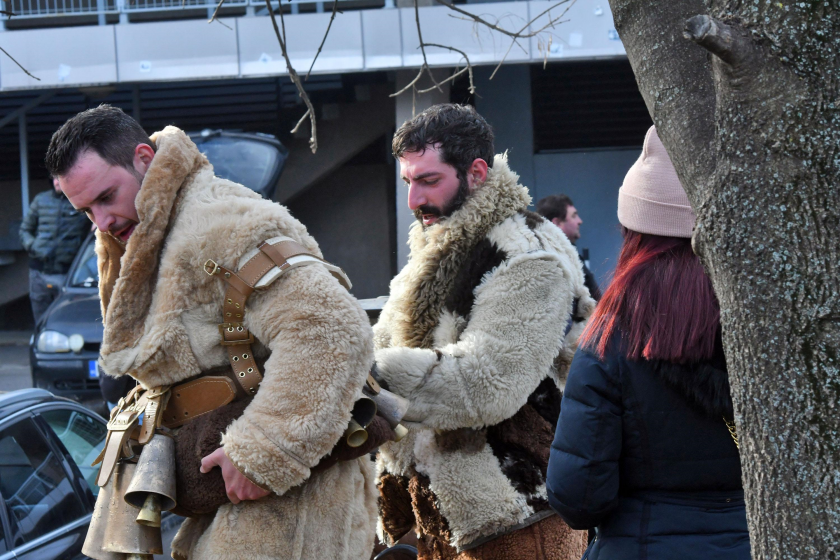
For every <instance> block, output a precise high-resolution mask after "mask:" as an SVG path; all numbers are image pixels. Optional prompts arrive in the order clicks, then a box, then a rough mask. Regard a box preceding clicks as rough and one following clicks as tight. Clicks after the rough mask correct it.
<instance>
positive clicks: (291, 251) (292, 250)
mask: <svg viewBox="0 0 840 560" xmlns="http://www.w3.org/2000/svg"><path fill="white" fill-rule="evenodd" d="M259 249H260V252H261V253H262V254H264V255H266V256H267V257H268V258H269V259H271V261H272V263H273V264H275V265H277V266H279V267H280V270H284V269H286V268H288V267H289V262H288V261H289V259H290V258H292V257H296V256H297V255H309V256H311V257H315V255H313V254H312V253H310V252H309V251H307V250H306V247H304V246H303V245H301V244H300V243H297V242H295V241H292V240H287V241H281V242H279V243H275V244H274V245H270V244H269V243H267V242H263V243H262V245H260V247H259ZM315 258H316V259H317V258H318V257H315ZM318 260H321V259H318Z"/></svg>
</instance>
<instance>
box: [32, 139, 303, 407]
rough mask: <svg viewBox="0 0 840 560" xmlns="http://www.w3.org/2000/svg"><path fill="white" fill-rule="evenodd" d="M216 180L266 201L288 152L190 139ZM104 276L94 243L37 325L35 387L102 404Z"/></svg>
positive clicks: (272, 143)
mask: <svg viewBox="0 0 840 560" xmlns="http://www.w3.org/2000/svg"><path fill="white" fill-rule="evenodd" d="M189 135H190V138H192V140H193V141H194V142H195V143H196V145H197V146H198V147H199V149H200V150H201V151H202V152H203V153H204V154H205V155H206V156H207V159H208V160H210V163H212V164H213V167H214V169H215V172H216V175H218V176H219V177H223V178H225V179H230V180H231V181H235V182H237V183H240V184H243V185H245V186H246V187H248V188H251V189H253V190H254V191H256V192H258V193H260V194H261V195H263V196H264V197H266V198H269V199H270V198H271V197H272V196H273V195H274V190H275V188H276V187H277V181H278V180H279V178H280V174H281V173H282V172H283V167H284V165H285V163H286V158H287V156H288V150H286V148H285V147H284V146H283V145H282V144H281V143H280V142H279V141H278V140H277V139H276V138H274V137H273V136H271V135H268V134H258V133H257V134H255V133H246V132H230V131H224V130H203V131H201V132H193V133H190V134H189ZM98 283H99V273H98V270H97V267H96V254H95V253H94V240H93V236H92V235H91V236H90V238H89V239H87V240H86V241H85V243H83V244H82V247H81V248H80V250H79V253H78V255H76V259H75V260H74V262H73V264H72V265H71V267H70V271H69V273H68V274H67V280H66V282H65V284H64V286H63V287H62V289H61V294H60V295H59V297H58V298H56V300H55V301H54V302H53V303H52V305H51V306H50V308H49V309H48V310H47V312H46V313H44V316H43V317H42V318H41V320H40V321H38V323H37V324H36V325H35V332H34V334H33V336H32V338H31V340H30V343H29V364H30V368H31V370H32V381H33V383H34V385H35V386H36V387H39V388H41V389H46V390H48V391H50V392H52V393H55V394H56V395H61V396H65V397H69V398H73V399H77V400H88V399H93V400H98V399H99V398H100V390H99V379H100V374H101V372H100V370H99V366H98V362H97V360H98V358H99V346H100V345H101V343H102V314H101V312H100V306H99V289H98Z"/></svg>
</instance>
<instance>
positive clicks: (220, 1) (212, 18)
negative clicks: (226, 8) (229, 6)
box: [207, 0, 225, 23]
mask: <svg viewBox="0 0 840 560" xmlns="http://www.w3.org/2000/svg"><path fill="white" fill-rule="evenodd" d="M224 3H225V0H219V3H218V4H216V9H215V10H213V17H211V18H210V21H208V22H207V23H213V22H214V21H216V16H217V15H219V10H220V9H222V4H224ZM219 23H221V22H219Z"/></svg>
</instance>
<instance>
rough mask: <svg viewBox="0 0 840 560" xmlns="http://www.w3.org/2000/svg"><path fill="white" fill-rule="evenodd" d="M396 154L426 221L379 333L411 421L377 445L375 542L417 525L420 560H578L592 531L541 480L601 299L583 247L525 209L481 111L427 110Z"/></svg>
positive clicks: (390, 383)
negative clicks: (563, 515) (570, 375)
mask: <svg viewBox="0 0 840 560" xmlns="http://www.w3.org/2000/svg"><path fill="white" fill-rule="evenodd" d="M393 152H394V156H395V157H396V158H397V159H398V160H399V164H400V171H401V174H402V178H403V180H404V181H405V183H406V185H407V188H408V190H409V192H408V205H409V207H410V208H411V209H412V210H413V211H414V214H415V216H416V217H417V220H418V221H417V222H416V223H415V224H414V225H413V226H412V230H411V232H410V238H409V245H410V249H411V253H410V256H409V261H408V264H407V265H406V266H405V268H403V269H402V271H401V272H400V273H399V274H398V275H397V277H396V278H394V280H393V281H392V283H391V294H390V298H389V300H388V302H387V304H386V305H385V307H384V308H383V310H382V314H381V317H380V319H379V322H378V323H377V324H376V326H375V327H374V344H375V347H376V368H375V369H376V373H377V375H378V378H379V379H380V380H381V383H382V384H383V387H386V386H387V388H389V389H390V390H391V391H393V392H395V393H397V394H399V395H402V396H404V397H406V398H408V399H409V400H410V402H411V407H410V409H409V411H408V414H407V415H406V420H407V421H410V422H412V423H413V424H412V426H411V428H412V429H411V430H410V434H409V436H408V437H406V438H405V439H403V440H402V441H400V442H398V443H389V444H387V445H386V446H384V447H382V448H381V450H380V458H379V460H378V469H379V483H378V486H379V489H380V520H379V526H378V532H379V536H380V539H382V540H383V541H385V542H389V543H390V542H393V541H396V540H398V539H399V538H401V537H402V536H403V535H405V534H406V533H407V532H408V531H409V530H411V529H412V528H414V529H415V530H416V533H417V536H418V550H419V558H420V559H421V560H453V559H457V560H519V559H522V560H525V559H528V560H534V559H538V560H561V559H562V560H571V559H575V560H576V559H577V558H580V556H581V555H582V553H583V551H584V549H585V548H586V540H587V535H586V533H584V532H578V531H572V530H571V529H570V528H569V527H568V526H567V525H566V524H565V523H564V522H563V521H562V520H561V519H560V518H559V517H557V516H556V515H555V514H553V512H552V511H551V509H550V507H549V505H548V501H547V497H546V489H545V474H546V468H547V465H548V454H549V448H550V445H551V441H552V438H553V432H554V425H555V424H556V421H557V417H558V414H559V409H560V399H561V393H560V391H561V390H562V387H563V382H564V379H565V375H566V372H567V370H568V366H569V363H570V361H571V357H572V355H573V353H574V351H575V347H576V344H577V338H578V336H579V335H580V333H581V332H582V330H583V325H584V321H585V319H586V317H588V315H589V314H590V313H591V310H592V308H593V307H594V301H593V300H592V299H591V298H590V297H589V294H588V291H587V290H586V288H585V287H584V285H583V274H582V271H581V265H580V261H579V260H578V258H577V254H576V253H575V251H574V248H573V247H572V245H571V244H570V243H569V241H568V239H566V237H565V236H564V235H563V234H562V233H561V232H560V230H559V229H557V228H556V227H555V226H554V225H552V224H551V223H550V222H547V221H545V220H544V219H543V218H541V217H540V216H539V215H537V214H534V213H532V212H529V211H527V207H528V204H529V203H530V201H531V197H530V196H529V194H528V190H527V189H526V188H525V187H523V186H522V185H519V184H518V183H517V182H518V179H519V178H518V176H517V175H516V174H515V173H514V172H513V171H511V170H510V168H509V167H508V163H507V158H506V156H505V155H496V156H495V157H494V150H493V133H492V131H491V129H490V126H489V125H488V124H487V122H486V121H485V120H484V119H483V118H482V117H481V116H480V115H478V114H477V113H476V112H475V110H474V109H473V108H471V107H468V106H459V105H452V104H446V105H436V106H434V107H431V108H430V109H428V110H426V111H424V112H423V113H421V114H419V115H417V116H416V117H414V118H413V119H411V120H410V121H408V122H406V123H405V124H403V125H402V127H400V129H399V130H398V131H397V133H396V135H395V136H394V141H393Z"/></svg>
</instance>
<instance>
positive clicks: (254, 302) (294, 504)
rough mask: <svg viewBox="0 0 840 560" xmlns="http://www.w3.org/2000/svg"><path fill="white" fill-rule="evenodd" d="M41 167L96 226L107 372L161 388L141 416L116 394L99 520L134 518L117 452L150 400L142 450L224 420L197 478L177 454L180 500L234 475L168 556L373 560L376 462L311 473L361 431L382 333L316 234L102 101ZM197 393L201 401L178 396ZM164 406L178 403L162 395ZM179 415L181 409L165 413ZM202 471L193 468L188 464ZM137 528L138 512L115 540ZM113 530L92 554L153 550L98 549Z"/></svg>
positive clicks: (175, 132)
mask: <svg viewBox="0 0 840 560" xmlns="http://www.w3.org/2000/svg"><path fill="white" fill-rule="evenodd" d="M46 162H47V166H48V168H49V169H50V171H51V172H52V173H53V174H55V175H56V176H58V178H59V181H60V183H61V186H62V188H63V189H64V192H65V193H66V194H67V197H68V199H69V200H70V202H71V203H72V204H73V205H74V206H75V207H76V208H78V209H79V210H81V211H83V212H85V213H87V215H88V216H89V217H90V219H91V220H93V221H94V223H95V224H96V226H97V228H98V230H99V231H98V232H97V247H96V249H97V255H98V257H99V272H100V283H99V293H100V298H101V304H102V316H103V317H104V327H105V329H104V334H103V339H102V346H101V357H100V365H101V366H102V368H103V369H104V370H105V372H106V373H108V374H109V375H113V376H123V375H131V376H132V377H134V378H135V379H137V380H138V381H139V382H140V384H141V385H142V387H143V388H145V389H149V391H147V392H146V393H144V394H143V396H142V397H140V399H141V400H131V399H129V402H130V404H131V407H128V408H126V403H125V402H124V401H123V400H121V401H120V403H119V405H118V409H116V410H115V411H114V412H112V414H113V417H112V419H113V422H112V423H111V424H109V433H110V435H109V439H108V441H109V443H107V444H106V451H107V449H111V448H112V447H113V446H112V447H108V446H110V445H111V443H112V440H115V441H116V442H117V446H116V447H114V449H115V451H114V453H113V454H110V453H111V452H110V451H107V452H105V453H104V459H103V463H102V464H103V467H102V469H105V468H106V466H108V468H112V469H114V470H113V472H114V473H115V474H113V475H111V474H110V472H111V471H105V472H104V475H107V476H109V477H110V478H107V479H106V478H104V476H103V471H100V474H99V478H98V482H100V484H101V485H102V484H110V485H111V486H105V487H104V488H103V491H101V492H100V493H99V498H100V501H98V502H97V508H96V511H95V512H94V521H95V522H97V523H103V522H104V523H107V522H108V521H103V519H102V518H105V519H106V520H114V519H116V520H117V521H115V522H119V520H120V519H122V520H123V521H125V519H126V516H125V515H123V516H122V517H120V516H119V511H120V510H119V507H118V506H119V505H120V504H123V502H124V501H125V500H123V499H122V497H121V496H119V495H118V494H116V495H115V493H118V492H120V491H124V490H125V487H124V486H119V487H116V486H115V484H116V482H114V481H115V479H116V478H117V474H116V473H119V472H120V470H119V469H123V468H129V467H128V465H129V464H130V462H128V459H126V460H124V461H116V462H114V459H113V457H117V458H119V457H123V455H122V453H124V451H123V450H124V449H125V447H123V445H122V444H120V442H121V441H125V440H121V439H120V438H121V437H123V435H125V434H128V435H125V437H126V438H128V437H135V436H133V435H132V434H134V433H135V432H132V429H131V426H132V424H131V423H130V422H136V418H135V417H134V416H132V414H134V412H136V410H135V409H134V408H132V407H134V406H136V407H140V406H141V405H140V403H141V402H146V405H145V408H142V410H144V413H143V414H144V416H143V426H141V428H140V429H138V430H139V433H140V435H139V436H136V437H137V438H138V440H137V443H139V442H140V440H139V438H142V437H143V436H142V434H143V433H146V430H147V428H148V427H149V426H152V428H148V431H149V432H150V433H151V432H152V431H153V427H154V426H156V425H157V424H156V422H158V423H161V424H162V426H163V427H164V428H171V429H176V428H177V430H178V432H177V434H178V437H179V438H180V437H181V436H182V434H183V433H184V430H187V429H188V428H190V426H191V423H188V424H186V425H185V426H182V427H178V426H180V424H181V423H183V417H184V416H186V417H189V418H193V417H195V420H192V422H199V421H203V419H207V418H211V419H213V418H216V419H217V420H210V422H216V421H219V422H220V421H221V420H225V421H224V423H222V424H221V425H216V424H214V423H210V424H204V428H201V429H206V433H203V432H202V433H200V434H199V435H196V433H195V432H192V433H193V437H194V439H195V440H196V443H195V446H193V447H194V448H198V449H206V447H207V446H210V447H213V448H214V449H215V450H214V451H212V452H209V454H207V455H206V456H204V457H203V458H199V460H200V468H199V465H197V464H195V462H193V463H190V462H189V461H187V462H186V463H184V462H183V461H182V459H185V458H186V459H190V454H192V455H195V454H196V451H195V449H193V447H190V448H188V449H187V451H186V452H185V456H182V455H178V456H177V461H178V464H179V478H178V480H179V481H180V480H181V479H182V478H184V479H187V480H188V482H191V483H192V486H188V487H186V488H185V487H180V489H179V490H178V491H177V494H178V498H179V499H180V498H181V497H182V493H181V491H182V490H190V489H192V491H193V493H198V494H199V496H198V497H199V498H202V497H203V496H204V495H205V494H209V493H211V492H212V491H214V489H218V484H215V483H213V484H211V481H212V480H214V479H213V477H212V476H210V475H211V474H212V475H213V476H216V477H218V476H219V474H218V473H219V471H221V475H220V476H221V478H222V479H223V481H222V485H221V489H220V490H221V501H222V502H223V503H222V505H220V506H219V505H218V504H216V506H215V507H208V508H204V509H202V510H201V511H198V512H194V511H193V510H190V511H191V512H193V514H194V516H191V517H189V518H188V519H187V520H186V521H185V522H184V523H183V525H182V526H181V528H180V530H179V532H178V535H177V536H176V537H175V541H174V542H173V544H172V550H173V557H174V558H178V559H180V560H229V559H248V560H252V559H256V560H270V559H271V560H274V559H277V558H283V559H289V560H322V559H324V558H330V559H342V560H358V559H361V558H367V557H369V556H370V552H371V550H372V549H373V540H374V533H375V529H374V524H375V518H376V503H375V494H376V491H375V488H374V486H373V469H372V467H371V465H370V460H369V458H367V457H363V458H360V459H354V460H348V461H343V462H338V463H335V464H331V466H329V465H328V466H324V467H323V468H320V469H315V467H316V466H318V465H319V463H320V461H321V459H322V458H323V457H324V456H326V455H327V454H328V453H329V452H330V451H331V450H332V449H333V446H334V444H335V443H336V442H337V441H339V439H340V438H341V437H342V434H343V433H344V430H345V428H346V427H347V424H348V422H349V420H350V413H351V409H352V407H353V404H354V402H355V400H356V398H357V396H358V395H359V393H360V391H361V388H362V385H363V383H364V381H365V379H366V378H367V374H368V372H369V370H370V365H371V363H372V362H373V345H372V342H371V339H372V332H371V329H370V323H369V321H368V318H367V316H366V314H365V312H364V311H363V310H362V308H361V306H360V305H359V303H358V302H357V301H356V300H355V299H354V298H353V297H352V296H351V295H350V294H349V292H348V291H347V290H346V289H345V288H344V287H342V285H341V284H339V281H337V279H336V278H335V277H334V276H333V274H335V275H336V276H341V275H340V274H338V273H337V270H338V269H337V268H336V267H329V265H326V264H325V263H323V261H321V260H320V257H321V253H320V250H319V248H318V245H317V243H316V242H315V240H314V239H313V238H312V237H310V236H309V234H307V232H306V228H305V227H304V226H303V224H301V223H300V222H298V221H297V220H295V219H294V218H293V217H292V216H291V215H290V214H289V212H288V211H287V210H286V209H285V208H284V207H282V206H280V205H279V204H277V203H274V202H271V201H268V200H265V199H263V198H261V197H260V196H259V195H258V194H257V193H254V192H253V191H251V190H250V189H248V188H246V187H243V186H242V185H237V184H235V183H232V182H230V181H227V180H224V179H220V178H218V177H216V176H215V174H214V173H213V167H212V166H211V165H210V163H209V162H208V161H207V159H206V158H205V157H204V156H203V155H202V154H201V152H199V150H198V148H197V147H196V145H195V144H194V143H193V142H192V141H191V140H190V139H189V137H188V136H187V135H186V134H185V133H184V132H182V131H181V130H179V129H177V128H175V127H172V126H168V127H166V128H165V129H164V130H162V131H160V132H157V133H155V134H154V135H152V136H151V138H150V137H149V136H148V135H147V134H146V133H145V132H144V131H143V129H142V128H141V127H140V125H139V124H137V123H136V122H135V121H134V120H133V119H132V118H131V117H129V116H128V115H126V114H125V113H123V112H122V111H121V110H119V109H117V108H114V107H109V106H107V105H102V106H100V107H98V108H95V109H89V110H87V111H84V112H82V113H80V114H78V115H76V116H75V117H73V118H71V119H70V120H68V121H67V122H66V123H65V124H64V125H63V126H62V127H61V129H59V130H58V131H57V132H56V133H55V134H54V135H53V138H52V141H51V142H50V147H49V150H48V153H47V158H46ZM291 259H296V260H295V261H294V264H290V260H291ZM301 259H302V260H301ZM252 265H253V266H252ZM304 265H308V266H304ZM345 280H346V279H345ZM243 315H244V316H243ZM261 371H262V375H261V374H260V372H261ZM193 381H195V382H196V383H199V384H201V385H200V389H197V387H199V385H195V384H193V385H190V387H192V389H191V391H192V392H191V393H188V392H187V390H186V389H183V390H181V388H183V387H185V386H187V385H186V384H187V383H191V382H193ZM171 389H172V390H171ZM257 389H259V390H258V391H257ZM220 390H221V397H222V398H221V399H218V398H216V397H215V396H214V395H219V394H220V393H219V391H220ZM182 393H183V394H182ZM167 394H168V395H170V396H169V397H168V401H164V400H163V398H162V397H161V399H160V400H159V401H155V400H154V399H156V398H158V396H159V395H167ZM190 395H192V397H190ZM142 399H147V400H146V401H142ZM214 399H216V400H214ZM231 400H234V402H233V403H231V405H232V406H236V407H239V408H236V409H227V410H235V411H236V412H237V413H238V415H234V416H233V417H232V418H233V419H232V420H231V418H226V417H225V416H221V417H218V416H214V414H215V413H216V412H217V411H218V410H222V407H225V406H226V405H227V404H228V403H230V402H231ZM211 401H212V402H214V403H216V404H214V405H213V406H209V405H208V403H209V402H211ZM155 402H160V403H164V402H168V403H169V404H160V405H159V407H160V409H158V408H157V407H156V406H154V407H153V406H151V405H150V403H155ZM176 405H177V407H180V408H176V410H177V411H178V412H177V414H176V413H175V412H170V408H169V407H170V406H176ZM217 405H218V406H217ZM181 409H183V412H181ZM202 414H207V416H203V417H202V418H199V415H202ZM190 415H193V416H190ZM219 418H221V420H218V419H219ZM131 419H133V420H131ZM123 422H125V424H123ZM173 422H174V424H173ZM126 426H129V427H128V428H127V427H126ZM214 426H215V427H214ZM120 430H122V431H120ZM166 433H169V432H166ZM121 434H123V435H121ZM154 437H155V438H157V437H162V436H160V434H158V435H155V436H154ZM152 441H154V439H152ZM187 441H191V440H187ZM130 449H131V450H132V452H136V449H137V448H136V447H130ZM140 457H141V460H142V457H143V454H142V453H141V455H140ZM190 464H192V469H191V470H190V471H189V472H187V473H186V474H184V469H183V468H181V466H182V465H190ZM217 467H218V468H219V471H217V470H215V469H216V468H217ZM138 468H139V467H138ZM125 472H129V471H125ZM182 475H183V476H182ZM126 476H127V475H126ZM215 480H218V478H217V479H215ZM179 484H180V483H179ZM106 490H108V491H106ZM225 495H226V498H225ZM103 496H104V498H103ZM109 496H110V497H111V501H110V502H109V501H108V498H109ZM103 499H104V500H105V502H104V505H103V503H100V502H101V500H103ZM109 503H110V505H111V507H110V509H109V506H108V504H109ZM115 504H116V505H115ZM182 506H183V503H181V502H179V504H178V507H182ZM111 510H116V511H111ZM208 510H209V511H208ZM132 513H133V512H132ZM138 526H139V524H137V523H133V517H131V518H130V519H129V521H128V526H124V527H118V528H116V529H114V530H112V531H109V532H108V535H109V536H110V535H117V536H119V535H125V534H127V531H129V530H135V531H138V530H141V529H138V528H137V527H138ZM100 529H101V526H100ZM142 530H145V529H142ZM102 534H103V532H102V530H99V529H98V530H97V531H94V530H93V529H92V530H91V531H89V532H88V539H87V540H86V542H85V548H84V550H83V552H84V553H85V555H87V556H90V557H92V558H95V559H97V560H106V559H108V560H110V559H111V558H116V557H117V556H119V557H120V558H122V557H123V556H126V557H127V556H134V555H135V554H139V555H141V556H142V555H144V554H145V555H149V556H148V557H150V555H151V554H152V553H153V552H149V551H146V552H142V551H137V550H130V551H128V552H131V554H125V553H126V550H124V549H122V548H120V549H115V548H114V547H115V546H116V545H115V544H114V543H113V542H112V540H113V539H110V537H109V539H102V538H100V539H98V540H97V538H96V535H100V536H101V535H102ZM146 542H148V541H147V540H143V539H140V538H137V539H135V540H132V541H131V543H130V544H131V545H132V546H135V545H136V544H137V543H141V544H143V543H146ZM117 552H118V553H119V554H116V553H117ZM154 553H159V552H154ZM143 557H147V556H143Z"/></svg>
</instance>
